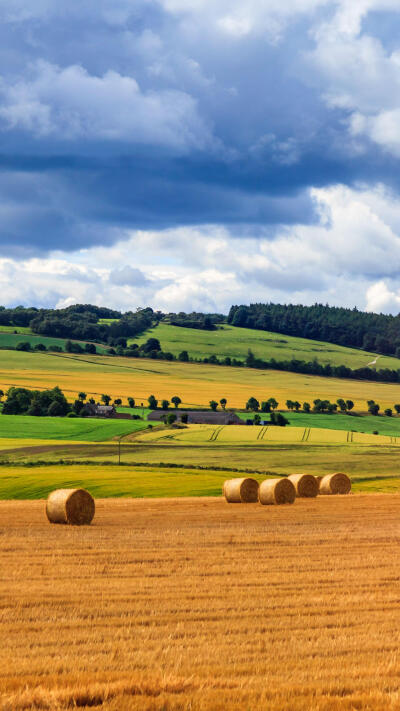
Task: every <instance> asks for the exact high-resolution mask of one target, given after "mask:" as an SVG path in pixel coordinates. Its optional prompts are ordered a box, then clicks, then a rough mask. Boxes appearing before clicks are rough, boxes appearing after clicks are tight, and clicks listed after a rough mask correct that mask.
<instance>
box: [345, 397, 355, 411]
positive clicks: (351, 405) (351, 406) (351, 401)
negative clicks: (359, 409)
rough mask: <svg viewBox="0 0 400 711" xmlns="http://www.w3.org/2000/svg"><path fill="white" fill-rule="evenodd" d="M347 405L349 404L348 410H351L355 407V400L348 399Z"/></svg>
mask: <svg viewBox="0 0 400 711" xmlns="http://www.w3.org/2000/svg"><path fill="white" fill-rule="evenodd" d="M346 405H347V409H348V411H349V412H350V410H352V409H353V407H354V402H353V400H346Z"/></svg>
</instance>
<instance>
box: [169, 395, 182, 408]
mask: <svg viewBox="0 0 400 711" xmlns="http://www.w3.org/2000/svg"><path fill="white" fill-rule="evenodd" d="M171 402H173V404H174V405H175V407H176V408H178V407H179V405H180V404H181V402H182V400H181V399H180V397H179V396H178V395H174V397H171Z"/></svg>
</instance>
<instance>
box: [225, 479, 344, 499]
mask: <svg viewBox="0 0 400 711" xmlns="http://www.w3.org/2000/svg"><path fill="white" fill-rule="evenodd" d="M222 491H223V495H224V496H225V499H226V501H227V502H228V503H229V504H241V503H249V504H250V503H256V502H257V501H259V502H260V504H265V505H268V504H293V503H294V501H295V499H296V497H300V498H313V497H315V496H317V495H318V494H331V495H332V494H349V493H350V491H351V481H350V479H349V477H348V476H347V474H342V473H340V472H337V473H335V474H327V476H324V477H315V476H312V475H311V474H292V475H291V476H289V477H285V478H282V479H265V481H263V482H261V484H259V483H258V481H256V480H255V479H252V478H251V477H244V478H241V479H228V480H227V481H225V482H224V486H223V490H222Z"/></svg>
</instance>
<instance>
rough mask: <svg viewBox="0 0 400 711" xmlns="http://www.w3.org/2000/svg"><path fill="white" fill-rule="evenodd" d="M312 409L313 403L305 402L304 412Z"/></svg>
mask: <svg viewBox="0 0 400 711" xmlns="http://www.w3.org/2000/svg"><path fill="white" fill-rule="evenodd" d="M310 411H311V405H310V403H309V402H303V412H310Z"/></svg>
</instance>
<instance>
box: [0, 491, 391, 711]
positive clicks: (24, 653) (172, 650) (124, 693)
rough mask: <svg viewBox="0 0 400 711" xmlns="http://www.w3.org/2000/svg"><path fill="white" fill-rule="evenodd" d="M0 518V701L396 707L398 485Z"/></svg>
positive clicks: (348, 709) (15, 512) (148, 710)
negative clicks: (391, 490) (383, 490)
mask: <svg viewBox="0 0 400 711" xmlns="http://www.w3.org/2000/svg"><path fill="white" fill-rule="evenodd" d="M0 522H1V523H0V525H1V534H2V535H1V536H0V558H1V561H2V573H1V576H0V600H1V611H2V614H1V616H0V708H1V709H2V710H3V711H29V710H32V711H33V709H36V711H39V710H42V711H44V710H45V709H47V711H64V710H66V709H72V708H80V709H83V710H85V709H87V710H88V709H93V708H95V709H102V711H166V710H168V711H189V710H190V711H243V710H244V709H249V710H250V709H251V711H253V710H254V711H255V710H256V709H265V710H267V709H268V711H282V710H283V709H285V710H286V709H287V710H289V709H290V711H354V709H359V710H361V709H365V710H367V709H369V710H371V711H372V710H373V711H388V710H390V709H391V710H392V711H395V709H398V694H399V692H398V689H399V684H400V652H399V647H398V641H397V635H396V632H395V631H396V630H397V629H398V628H399V626H400V607H399V605H398V596H399V591H398V577H399V574H398V541H399V537H400V496H399V495H396V494H390V495H379V494H368V495H365V494H361V495H360V494H356V495H353V496H347V497H318V498H317V499H314V500H297V501H296V503H295V504H294V505H293V506H286V507H285V506H282V507H277V506H276V507H274V506H271V507H262V506H260V505H258V504H251V505H248V506H240V505H239V506H237V505H236V506H235V505H229V504H225V502H224V501H223V500H222V499H221V498H216V499H209V498H203V499H201V500H199V499H189V498H187V499H179V500H178V499H169V500H159V499H158V500H157V499H154V500H133V499H120V500H116V499H114V500H110V499H108V500H98V501H97V511H96V516H95V519H94V522H93V524H92V525H91V526H89V527H67V526H51V525H50V524H48V523H47V521H46V518H45V513H44V501H37V502H36V501H35V502H26V501H14V502H10V501H2V502H0Z"/></svg>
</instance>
